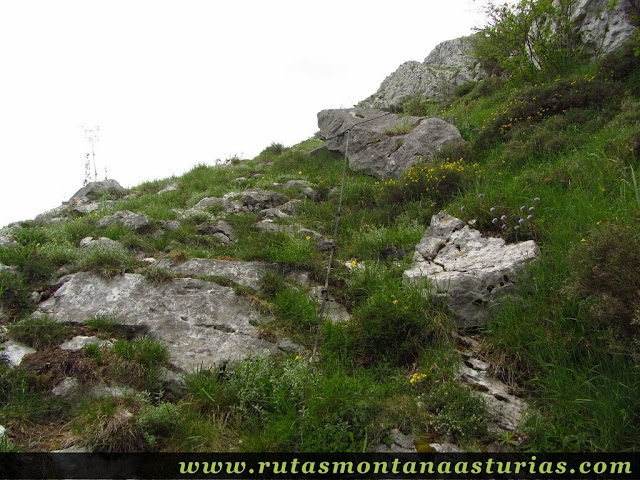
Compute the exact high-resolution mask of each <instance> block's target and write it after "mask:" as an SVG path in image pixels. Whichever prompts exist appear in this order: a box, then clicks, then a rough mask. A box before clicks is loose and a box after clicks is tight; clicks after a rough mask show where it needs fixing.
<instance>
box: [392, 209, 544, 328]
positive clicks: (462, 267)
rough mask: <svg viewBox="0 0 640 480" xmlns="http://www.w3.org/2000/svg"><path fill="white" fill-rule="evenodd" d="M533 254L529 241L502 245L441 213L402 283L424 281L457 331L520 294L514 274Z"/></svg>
mask: <svg viewBox="0 0 640 480" xmlns="http://www.w3.org/2000/svg"><path fill="white" fill-rule="evenodd" d="M538 256H539V252H538V247H537V246H536V244H535V242H534V241H533V240H529V241H526V242H521V243H516V244H511V245H507V244H506V243H505V241H504V240H503V239H501V238H494V237H482V235H481V234H480V232H479V231H477V230H474V229H471V228H469V226H468V225H466V224H465V223H464V222H463V221H462V220H460V219H457V218H455V217H452V216H450V215H447V214H445V213H442V212H441V213H439V214H438V215H434V216H433V218H432V219H431V225H430V226H429V228H428V229H427V231H426V233H425V234H424V236H423V237H422V240H420V243H419V244H418V245H417V246H416V252H415V254H414V257H413V265H412V267H411V268H410V269H409V270H406V271H405V272H404V274H403V279H404V281H405V282H413V283H417V284H422V282H423V280H426V281H427V282H428V285H429V289H430V292H431V293H432V294H435V295H436V296H440V297H442V298H444V300H445V301H446V302H447V304H448V305H449V307H450V308H451V310H452V311H453V312H454V313H455V315H456V324H457V326H458V328H473V327H483V326H485V325H486V323H487V320H488V316H489V313H490V312H491V310H492V309H494V308H496V307H497V306H498V305H499V304H500V302H501V301H502V300H504V299H505V298H508V297H513V296H517V295H518V294H519V283H518V275H519V274H520V273H521V270H522V268H523V267H524V266H525V265H526V264H527V263H528V262H529V261H531V260H535V259H537V258H538Z"/></svg>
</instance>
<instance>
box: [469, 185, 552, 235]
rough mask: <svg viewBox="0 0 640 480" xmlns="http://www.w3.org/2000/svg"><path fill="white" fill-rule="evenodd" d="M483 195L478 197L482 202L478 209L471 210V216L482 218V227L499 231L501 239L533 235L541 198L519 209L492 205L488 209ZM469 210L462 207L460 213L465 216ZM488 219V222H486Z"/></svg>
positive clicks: (536, 198)
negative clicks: (525, 234)
mask: <svg viewBox="0 0 640 480" xmlns="http://www.w3.org/2000/svg"><path fill="white" fill-rule="evenodd" d="M484 198H485V196H484V194H483V193H480V194H479V195H478V200H479V201H480V203H479V205H478V206H477V208H471V209H470V210H471V215H475V216H477V217H480V218H481V222H480V224H481V225H488V228H489V230H490V231H491V230H492V231H497V232H498V234H499V235H500V236H501V237H504V238H509V237H511V236H512V235H513V236H515V240H517V239H518V236H519V235H521V234H523V233H524V232H527V234H528V235H530V234H531V233H532V228H533V221H534V220H535V218H536V207H535V205H536V204H537V203H538V202H540V197H535V198H534V199H533V200H532V203H531V204H529V205H521V206H520V207H519V208H518V209H515V208H513V207H507V206H498V205H492V206H491V207H489V208H487V206H488V204H487V203H486V202H485V200H484ZM467 211H468V209H467V207H465V206H462V207H460V213H461V214H465V212H467ZM465 216H467V217H468V216H469V215H465ZM485 219H487V220H488V221H487V220H485Z"/></svg>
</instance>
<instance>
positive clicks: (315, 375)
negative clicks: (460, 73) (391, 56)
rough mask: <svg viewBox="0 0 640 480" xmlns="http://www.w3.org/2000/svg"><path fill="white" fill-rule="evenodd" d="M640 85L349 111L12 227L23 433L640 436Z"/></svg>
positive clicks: (128, 446)
mask: <svg viewBox="0 0 640 480" xmlns="http://www.w3.org/2000/svg"><path fill="white" fill-rule="evenodd" d="M433 58H435V56H434V57H433ZM639 86H640V64H639V63H638V59H637V57H635V56H634V53H633V45H625V46H624V47H623V48H621V49H619V50H616V51H615V52H613V53H610V54H608V55H606V56H604V57H602V58H601V59H597V60H594V61H592V62H591V63H589V64H586V63H585V64H582V65H579V66H577V67H575V68H574V69H571V70H568V71H566V72H565V73H564V75H563V76H562V77H559V78H547V79H544V78H542V79H540V80H539V81H537V82H535V83H533V82H532V83H526V82H520V83H516V82H512V83H508V82H507V81H506V80H504V79H500V78H485V79H483V80H480V81H477V82H475V83H473V84H472V85H470V88H468V89H467V90H466V92H464V93H462V94H459V95H458V96H457V97H456V98H454V99H449V100H446V101H442V102H434V101H432V100H429V101H425V102H422V103H419V102H418V106H419V108H418V107H416V110H419V111H416V112H414V113H415V115H412V116H398V115H395V114H391V113H389V112H384V111H379V110H372V109H367V108H354V109H349V110H325V111H323V112H320V113H319V115H318V121H319V127H320V137H321V138H314V139H309V140H306V141H303V142H301V143H300V144H298V145H295V146H293V147H291V148H285V147H283V146H282V145H278V144H273V145H270V146H268V147H267V148H265V150H264V151H263V152H262V153H261V154H260V155H259V156H257V157H256V158H253V159H244V160H240V159H232V160H230V161H228V162H227V163H226V164H223V165H218V166H215V167H211V166H206V165H198V166H196V167H194V168H193V169H192V170H191V171H189V172H188V173H186V174H185V175H183V176H181V177H177V178H169V179H164V180H158V181H154V182H149V183H145V184H142V185H140V186H138V187H135V188H133V189H131V190H125V189H123V188H122V187H120V185H119V184H118V183H117V182H115V181H113V180H109V181H105V182H98V183H94V184H89V185H87V186H85V187H84V188H82V189H81V190H79V191H78V193H76V195H74V196H73V197H72V198H70V199H69V201H68V202H65V203H64V204H63V205H61V206H59V207H56V208H54V209H53V210H51V211H49V212H44V213H43V214H42V215H39V216H38V217H36V218H35V219H33V220H29V221H24V222H18V223H16V224H12V225H8V226H6V227H4V228H2V229H1V230H0V324H1V331H0V343H1V348H2V356H3V361H2V362H0V425H2V428H1V429H0V432H1V433H0V437H1V438H2V442H0V448H1V449H2V450H20V451H52V450H67V451H68V450H72V451H285V452H286V451H289V452H291V451H363V450H376V451H415V450H418V451H459V450H469V451H504V450H514V451H556V450H563V451H634V450H637V449H638V438H640V421H639V419H640V395H638V393H639V392H640V370H639V369H638V364H639V362H640V331H639V329H638V325H639V318H640V317H639V315H640V313H639V312H640V295H639V294H638V292H640V283H639V278H638V275H637V272H638V271H640V193H639V190H638V184H639V182H640V178H639V177H638V171H639V170H640V164H639V163H638V155H637V152H638V150H639V149H640V87H639ZM345 154H346V155H345ZM345 156H346V157H347V158H345ZM338 220H339V221H338Z"/></svg>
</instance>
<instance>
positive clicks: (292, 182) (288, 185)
mask: <svg viewBox="0 0 640 480" xmlns="http://www.w3.org/2000/svg"><path fill="white" fill-rule="evenodd" d="M275 185H278V186H280V185H279V184H274V186H275ZM312 185H313V183H311V182H309V181H308V180H289V181H288V182H286V183H284V184H282V188H284V189H289V188H296V187H310V186H312Z"/></svg>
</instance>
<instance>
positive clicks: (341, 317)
mask: <svg viewBox="0 0 640 480" xmlns="http://www.w3.org/2000/svg"><path fill="white" fill-rule="evenodd" d="M309 294H310V295H311V298H313V299H314V300H315V301H316V302H318V305H321V304H322V287H320V286H317V287H313V288H312V289H311V292H309ZM325 318H326V319H327V320H329V321H330V322H332V323H343V322H348V321H349V320H350V319H351V315H350V314H349V311H348V310H347V308H346V307H345V306H344V305H342V304H341V303H340V302H338V301H337V300H336V299H335V298H334V297H333V296H331V295H329V296H328V297H327V305H326V307H325Z"/></svg>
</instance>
